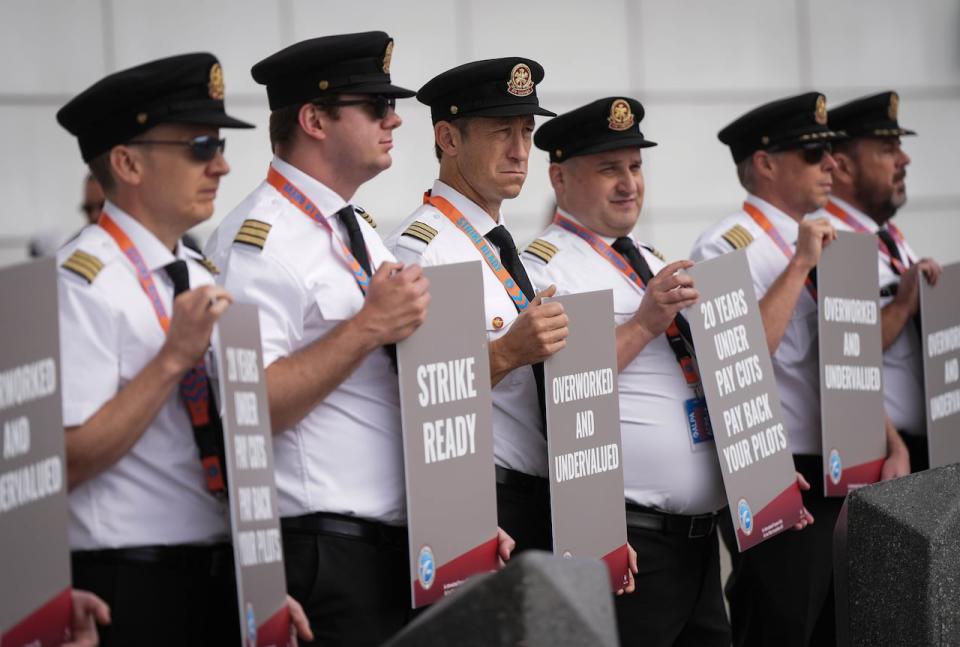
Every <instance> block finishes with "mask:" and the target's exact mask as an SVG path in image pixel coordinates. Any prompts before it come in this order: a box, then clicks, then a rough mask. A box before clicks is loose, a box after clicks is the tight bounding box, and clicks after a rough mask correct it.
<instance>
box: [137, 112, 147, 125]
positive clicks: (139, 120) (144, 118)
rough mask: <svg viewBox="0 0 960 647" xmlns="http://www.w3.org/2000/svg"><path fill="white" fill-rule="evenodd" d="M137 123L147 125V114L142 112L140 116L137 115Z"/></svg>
mask: <svg viewBox="0 0 960 647" xmlns="http://www.w3.org/2000/svg"><path fill="white" fill-rule="evenodd" d="M137 123H138V124H145V123H147V113H145V112H141V113H140V114H138V115H137Z"/></svg>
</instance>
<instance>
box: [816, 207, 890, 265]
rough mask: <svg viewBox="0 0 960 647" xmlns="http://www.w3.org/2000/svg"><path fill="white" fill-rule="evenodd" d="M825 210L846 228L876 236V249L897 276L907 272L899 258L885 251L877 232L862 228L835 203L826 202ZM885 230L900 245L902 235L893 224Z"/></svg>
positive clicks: (860, 224) (858, 222)
mask: <svg viewBox="0 0 960 647" xmlns="http://www.w3.org/2000/svg"><path fill="white" fill-rule="evenodd" d="M826 209H827V211H828V212H829V213H830V215H832V216H834V217H835V218H837V220H839V221H840V222H843V223H845V224H846V225H847V226H848V227H850V228H851V229H853V230H854V231H857V232H860V233H864V234H871V235H873V236H876V237H877V247H878V248H879V249H880V253H881V254H883V255H884V256H886V257H887V260H888V261H889V263H890V267H892V268H893V269H894V271H895V272H896V273H897V274H903V273H904V272H906V271H907V268H906V267H904V265H903V262H902V261H901V260H900V259H899V258H897V257H895V256H894V255H893V252H892V251H891V250H889V249H887V245H886V243H884V242H883V239H882V238H880V237H879V236H877V232H875V231H870V230H869V229H867V228H866V227H864V226H863V224H862V223H860V221H858V220H857V219H856V218H854V217H853V216H851V215H850V214H849V213H847V212H846V211H844V210H843V209H841V208H840V205H838V204H836V203H835V202H832V201H831V202H827V207H826ZM887 229H888V230H889V231H890V234H891V235H892V236H893V239H894V241H896V242H897V243H898V244H901V245H902V244H903V235H902V234H901V233H900V230H899V229H897V228H896V226H895V225H894V224H893V223H888V224H887Z"/></svg>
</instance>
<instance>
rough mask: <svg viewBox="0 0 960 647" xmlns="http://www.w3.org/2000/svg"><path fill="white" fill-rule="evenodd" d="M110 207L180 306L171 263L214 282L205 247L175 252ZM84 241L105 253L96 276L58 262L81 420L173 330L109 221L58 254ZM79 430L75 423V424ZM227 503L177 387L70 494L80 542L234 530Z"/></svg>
mask: <svg viewBox="0 0 960 647" xmlns="http://www.w3.org/2000/svg"><path fill="white" fill-rule="evenodd" d="M104 211H105V212H106V213H107V214H108V215H109V216H110V217H111V218H112V219H113V220H114V222H116V223H117V225H118V226H119V227H120V228H121V229H122V230H123V231H124V232H125V233H126V234H127V236H128V237H129V238H130V240H131V241H132V242H133V244H134V245H136V247H137V250H138V251H139V252H140V254H141V256H142V257H143V259H144V262H145V263H146V265H147V267H148V268H149V269H150V270H151V272H152V274H153V280H154V283H155V284H156V287H157V291H158V292H159V294H160V298H161V299H162V301H163V303H164V305H165V306H166V308H167V314H168V315H169V316H172V315H173V283H172V282H171V281H170V279H169V277H168V276H167V273H166V272H165V271H164V270H163V269H162V268H163V266H164V265H167V264H168V263H171V262H173V261H174V260H176V259H178V258H179V259H186V260H187V267H188V269H189V276H190V286H191V287H197V286H200V285H209V284H211V283H213V279H212V278H211V276H210V274H209V272H208V271H207V270H206V269H205V268H204V267H203V265H201V264H200V263H199V261H198V260H197V259H198V258H200V257H199V256H198V255H197V254H195V253H194V252H192V251H190V250H189V249H187V248H186V247H184V246H183V245H182V244H181V243H177V249H176V256H175V255H174V254H172V253H171V252H170V250H169V249H167V248H166V247H164V246H163V243H161V242H160V241H159V240H158V239H157V238H156V237H155V236H154V235H153V234H151V233H150V232H149V231H147V229H145V228H144V227H143V226H142V225H141V224H140V223H139V222H137V221H136V220H134V219H133V218H131V217H130V216H129V215H127V214H126V213H124V212H123V211H121V210H120V209H119V208H117V207H116V206H115V205H113V204H111V203H110V202H107V203H106V204H105V205H104ZM76 250H81V251H83V252H86V253H87V254H90V255H92V256H95V257H96V258H98V259H100V261H102V262H103V269H102V270H101V271H100V272H99V273H98V274H97V275H96V277H95V278H94V279H93V281H92V282H87V281H86V280H85V279H83V278H81V277H80V276H78V275H76V274H74V273H73V272H70V271H68V270H66V269H64V268H63V267H61V268H60V270H59V275H58V277H59V280H58V284H59V299H60V316H59V319H60V349H61V350H60V353H61V361H62V373H63V423H64V426H65V427H73V426H78V425H82V424H83V423H85V422H86V421H87V420H88V419H89V418H90V417H91V416H93V414H95V413H96V412H97V411H98V410H99V409H100V408H101V407H102V406H103V405H104V404H106V403H107V402H108V401H109V400H111V399H113V398H114V397H115V396H116V395H117V393H118V392H119V391H120V389H122V388H123V387H124V386H126V385H127V383H129V382H130V381H131V380H132V379H133V378H134V377H136V376H137V374H138V373H140V371H142V370H143V368H144V366H145V365H146V364H147V363H148V362H150V360H152V359H153V358H154V357H155V356H156V354H157V352H158V351H159V350H160V347H161V346H162V345H163V343H164V341H165V339H166V335H165V333H164V331H163V328H161V327H160V322H159V321H158V320H157V316H156V314H155V313H154V310H153V305H152V304H151V301H150V299H149V298H148V297H147V295H146V293H144V291H143V289H142V288H141V287H140V283H139V280H138V279H137V274H136V271H135V270H134V267H133V265H132V264H131V263H130V261H129V260H128V259H127V257H126V256H124V254H123V252H122V251H121V250H120V248H119V247H118V246H117V244H116V243H115V242H114V240H113V238H111V237H110V235H109V234H107V232H106V231H105V230H103V229H102V228H100V227H96V226H92V227H87V228H85V229H84V230H83V231H82V232H81V233H80V235H79V236H77V238H75V239H74V240H73V241H71V242H70V243H68V244H67V245H66V246H65V247H64V248H62V249H61V250H60V252H59V253H58V254H57V261H58V263H61V264H62V263H63V262H64V261H65V260H66V259H67V258H69V257H70V255H71V254H73V252H74V251H76ZM68 433H72V432H68ZM226 514H227V510H226V506H225V505H223V504H222V503H220V502H218V501H217V499H215V498H214V497H213V495H211V494H210V493H209V492H208V491H207V489H206V484H205V481H204V475H203V469H202V466H201V464H200V457H199V452H198V450H197V446H196V443H195V442H194V439H193V429H192V427H191V426H190V417H189V414H188V413H187V409H186V407H185V406H184V405H183V402H182V401H181V399H180V392H179V389H178V388H177V387H175V388H174V389H173V390H172V391H171V393H170V396H169V397H168V398H167V401H166V402H165V403H164V405H163V406H162V407H161V409H160V412H159V413H158V414H157V417H156V418H155V419H154V420H153V421H152V422H151V423H150V425H149V426H148V427H147V430H146V431H145V432H144V433H143V435H142V436H141V437H140V438H139V440H137V442H136V443H135V444H134V445H133V447H131V448H130V451H129V452H127V453H126V454H125V455H124V456H123V457H122V458H121V459H120V460H119V461H117V462H116V463H114V464H113V465H111V466H110V467H108V468H107V469H106V470H104V471H103V472H100V473H99V474H97V475H96V476H94V477H93V478H91V479H90V480H88V481H85V482H83V483H82V484H80V485H79V486H78V487H76V488H75V489H74V490H73V491H72V492H71V493H70V546H71V548H72V549H73V550H92V549H102V548H123V547H130V546H146V545H154V544H190V543H211V542H215V541H222V540H225V539H226V535H227V517H226Z"/></svg>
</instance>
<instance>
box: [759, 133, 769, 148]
mask: <svg viewBox="0 0 960 647" xmlns="http://www.w3.org/2000/svg"><path fill="white" fill-rule="evenodd" d="M769 143H770V138H769V137H767V136H766V135H764V136H763V137H761V138H760V144H761V145H763V146H766V145H767V144H769Z"/></svg>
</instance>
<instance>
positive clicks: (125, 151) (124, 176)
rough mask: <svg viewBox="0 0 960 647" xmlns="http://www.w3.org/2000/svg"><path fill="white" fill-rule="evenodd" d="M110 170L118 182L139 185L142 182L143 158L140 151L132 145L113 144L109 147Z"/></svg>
mask: <svg viewBox="0 0 960 647" xmlns="http://www.w3.org/2000/svg"><path fill="white" fill-rule="evenodd" d="M109 155H110V157H109V159H110V172H111V173H113V177H114V178H115V179H116V180H117V182H118V183H120V184H128V185H130V186H140V183H141V182H143V175H144V160H143V154H142V151H141V150H139V149H136V148H134V147H132V146H123V145H120V146H114V147H113V148H111V149H110V153H109Z"/></svg>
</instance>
